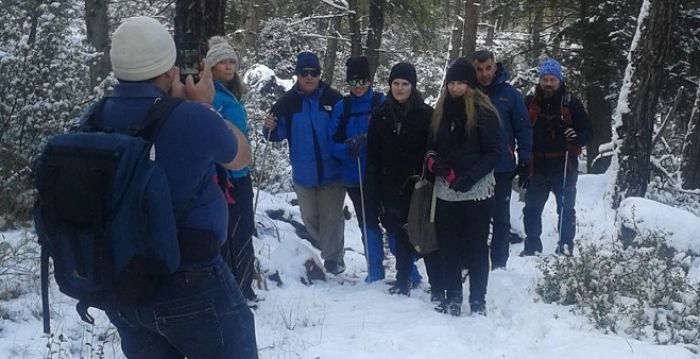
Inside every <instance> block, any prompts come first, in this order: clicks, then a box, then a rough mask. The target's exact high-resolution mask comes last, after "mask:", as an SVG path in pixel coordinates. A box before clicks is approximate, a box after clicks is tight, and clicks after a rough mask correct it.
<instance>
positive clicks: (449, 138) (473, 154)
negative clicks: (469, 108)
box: [428, 98, 501, 185]
mask: <svg viewBox="0 0 700 359" xmlns="http://www.w3.org/2000/svg"><path fill="white" fill-rule="evenodd" d="M444 106H445V107H444V109H443V115H442V120H441V121H440V127H439V129H438V133H437V137H435V138H433V136H431V138H430V142H429V145H428V147H429V149H430V150H432V151H435V152H437V153H438V155H439V156H441V157H442V158H444V159H446V160H447V162H448V163H449V164H450V166H451V167H452V169H454V171H455V174H456V175H457V178H461V177H466V178H467V179H468V180H469V181H470V182H471V184H472V185H473V184H474V183H476V182H477V181H479V180H480V179H481V178H482V177H484V176H485V175H487V174H488V173H489V172H491V171H493V170H494V168H495V167H496V163H497V162H498V159H499V156H500V154H501V147H500V146H499V143H500V142H499V141H500V136H501V127H500V126H501V125H500V121H499V120H498V117H497V115H496V114H495V113H493V112H492V111H490V110H488V109H485V108H482V107H480V106H475V110H476V127H475V128H473V129H472V130H471V131H466V130H465V128H464V123H465V122H466V114H465V113H464V101H463V100H462V98H458V99H447V100H446V101H445V104H444Z"/></svg>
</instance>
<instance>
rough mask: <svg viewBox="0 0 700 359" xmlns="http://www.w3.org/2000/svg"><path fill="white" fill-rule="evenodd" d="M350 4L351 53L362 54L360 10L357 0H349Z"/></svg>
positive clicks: (353, 54) (354, 54)
mask: <svg viewBox="0 0 700 359" xmlns="http://www.w3.org/2000/svg"><path fill="white" fill-rule="evenodd" d="M348 5H349V8H350V14H349V15H348V22H349V23H350V54H351V55H352V56H360V55H362V35H361V34H360V11H359V8H358V6H357V0H349V1H348Z"/></svg>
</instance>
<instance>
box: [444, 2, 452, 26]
mask: <svg viewBox="0 0 700 359" xmlns="http://www.w3.org/2000/svg"><path fill="white" fill-rule="evenodd" d="M443 4H444V6H445V27H448V26H450V20H451V19H450V7H451V5H450V0H444V2H443Z"/></svg>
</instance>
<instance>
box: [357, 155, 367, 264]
mask: <svg viewBox="0 0 700 359" xmlns="http://www.w3.org/2000/svg"><path fill="white" fill-rule="evenodd" d="M357 177H358V178H359V179H360V207H362V236H363V237H365V259H366V262H367V276H369V237H367V216H366V215H365V212H366V211H365V189H364V186H363V185H362V161H360V156H357Z"/></svg>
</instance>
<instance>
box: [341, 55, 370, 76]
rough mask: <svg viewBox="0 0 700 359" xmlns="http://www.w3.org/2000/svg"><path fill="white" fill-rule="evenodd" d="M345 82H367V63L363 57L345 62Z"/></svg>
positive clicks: (355, 57)
mask: <svg viewBox="0 0 700 359" xmlns="http://www.w3.org/2000/svg"><path fill="white" fill-rule="evenodd" d="M345 67H346V72H345V81H351V80H367V81H369V61H367V58H366V57H364V56H353V57H351V58H349V59H348V61H346V62H345Z"/></svg>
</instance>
